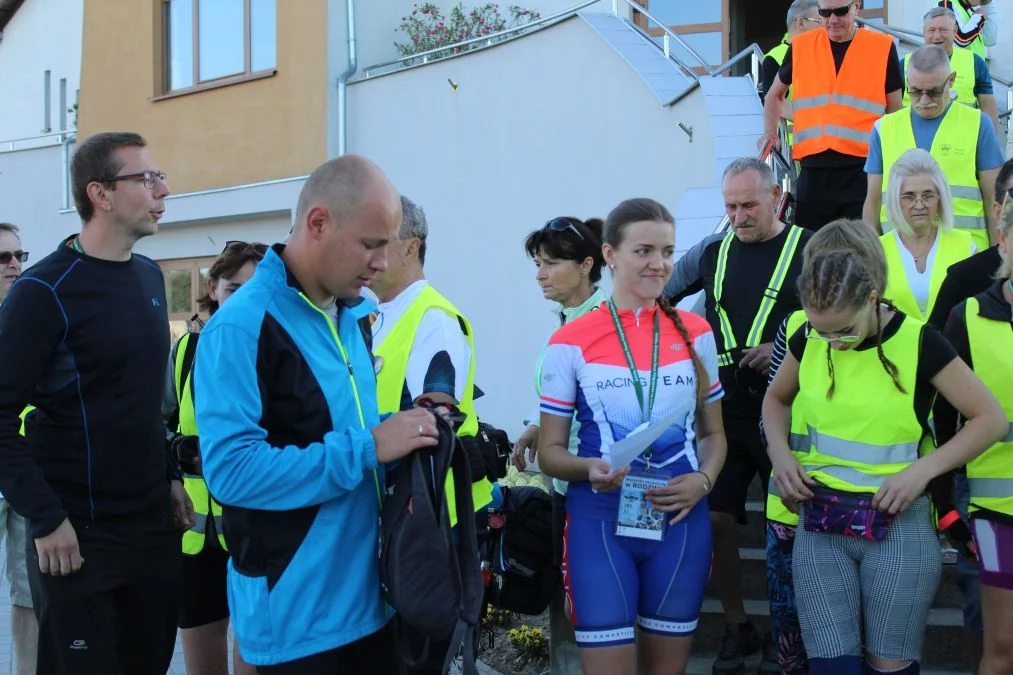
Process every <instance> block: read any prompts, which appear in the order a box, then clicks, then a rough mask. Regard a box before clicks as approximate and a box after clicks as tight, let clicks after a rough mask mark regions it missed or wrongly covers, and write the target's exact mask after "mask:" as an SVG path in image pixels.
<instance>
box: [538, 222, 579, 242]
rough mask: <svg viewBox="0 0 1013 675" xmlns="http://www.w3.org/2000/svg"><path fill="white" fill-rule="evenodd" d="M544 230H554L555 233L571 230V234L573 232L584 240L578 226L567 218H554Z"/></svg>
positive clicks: (546, 224)
mask: <svg viewBox="0 0 1013 675" xmlns="http://www.w3.org/2000/svg"><path fill="white" fill-rule="evenodd" d="M542 229H544V230H552V231H553V232H566V231H567V230H569V231H570V232H573V233H574V234H575V235H577V236H578V237H580V238H581V239H583V238H584V235H582V234H581V233H580V230H578V229H577V226H576V225H574V224H573V223H571V222H570V221H569V220H567V219H566V218H553V219H552V220H550V221H549V222H547V223H545V227H543V228H542Z"/></svg>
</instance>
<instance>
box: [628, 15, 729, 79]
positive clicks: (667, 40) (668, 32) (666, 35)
mask: <svg viewBox="0 0 1013 675" xmlns="http://www.w3.org/2000/svg"><path fill="white" fill-rule="evenodd" d="M620 1H622V2H625V3H626V4H627V5H629V6H630V8H631V9H633V11H635V12H637V13H639V14H643V15H644V16H645V17H646V18H647V19H648V20H649V21H651V22H652V23H654V24H655V25H657V26H658V27H659V28H661V30H662V49H664V50H665V56H667V57H668V58H670V59H672V60H673V61H675V62H676V63H677V64H679V66H680V67H682V68H684V69H685V70H687V71H689V72H690V73H692V74H693V76H694V79H698V78H697V77H696V72H695V71H694V70H693V69H692V68H690V67H687V66H686V64H684V63H683V62H682V61H680V60H679V59H678V58H676V57H675V56H673V55H672V48H671V46H672V43H671V41H672V40H673V39H674V40H675V41H676V42H677V43H678V44H679V46H680V47H682V48H683V49H685V50H686V51H687V52H689V53H690V54H691V55H692V56H693V58H695V59H696V60H697V62H698V63H699V64H700V66H699V67H701V68H703V69H704V70H705V71H706V72H707V74H708V75H713V74H714V69H713V68H711V65H710V64H709V63H708V62H707V59H705V58H704V57H703V56H701V55H700V52H698V51H696V50H695V49H693V48H692V47H691V46H690V45H689V43H688V42H686V41H685V40H683V39H682V38H681V37H680V36H679V34H678V33H676V32H675V31H673V30H672V29H671V28H669V27H668V26H667V25H665V24H664V23H663V22H661V21H658V20H657V19H655V18H654V17H653V16H651V14H650V13H649V12H648V11H647V10H646V9H645V8H644V6H643V5H641V4H639V3H638V2H636V0H612V14H614V15H615V16H619V3H620ZM630 23H631V25H633V26H634V28H637V29H638V30H641V29H640V27H639V26H637V25H635V24H633V23H632V22H630ZM641 32H644V31H643V30H641Z"/></svg>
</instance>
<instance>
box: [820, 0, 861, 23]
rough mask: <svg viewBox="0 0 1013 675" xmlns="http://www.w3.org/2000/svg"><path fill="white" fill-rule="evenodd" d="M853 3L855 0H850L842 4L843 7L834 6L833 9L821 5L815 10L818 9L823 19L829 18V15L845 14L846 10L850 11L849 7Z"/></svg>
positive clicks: (846, 13)
mask: <svg viewBox="0 0 1013 675" xmlns="http://www.w3.org/2000/svg"><path fill="white" fill-rule="evenodd" d="M854 4H855V0H851V2H849V3H848V4H846V5H844V7H835V8H834V9H823V8H822V7H820V8H819V9H818V10H816V11H818V12H819V13H820V16H822V17H823V18H824V19H829V18H830V17H831V16H847V15H848V12H850V11H851V7H852V6H853V5H854Z"/></svg>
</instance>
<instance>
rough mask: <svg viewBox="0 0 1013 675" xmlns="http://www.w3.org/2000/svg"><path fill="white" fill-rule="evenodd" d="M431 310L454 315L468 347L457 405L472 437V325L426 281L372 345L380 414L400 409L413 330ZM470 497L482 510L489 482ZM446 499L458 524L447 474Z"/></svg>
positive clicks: (463, 430) (474, 427) (477, 485)
mask: <svg viewBox="0 0 1013 675" xmlns="http://www.w3.org/2000/svg"><path fill="white" fill-rule="evenodd" d="M430 309H438V310H441V311H443V312H445V313H446V314H448V315H449V316H451V317H453V319H454V320H455V321H458V322H459V323H460V325H461V329H462V332H463V333H464V335H465V338H466V339H467V341H468V348H469V349H470V350H471V365H470V367H469V368H468V379H467V382H466V384H465V386H464V392H463V394H462V397H461V400H460V401H459V402H458V407H459V408H460V409H461V411H462V412H463V413H464V414H465V415H466V419H465V421H464V424H462V425H461V429H460V430H459V431H458V433H459V434H460V435H461V436H474V435H475V433H476V432H477V431H478V416H477V415H476V414H475V339H474V335H473V334H472V331H471V324H470V323H469V322H468V320H467V319H466V318H465V317H464V315H463V314H461V313H460V312H459V311H457V308H456V307H454V305H452V304H451V303H450V301H449V300H447V299H446V298H445V297H443V296H442V295H441V294H440V293H438V292H437V291H436V289H434V288H433V287H432V286H429V285H428V284H427V285H426V286H424V287H423V288H422V291H421V292H420V293H419V295H418V297H416V298H415V300H414V301H412V304H411V305H410V306H409V307H408V309H406V310H405V312H404V314H403V315H402V316H401V318H400V319H399V320H398V322H397V324H395V325H394V326H393V327H392V328H391V329H390V332H389V333H387V336H386V337H385V338H384V339H383V342H381V343H380V344H378V345H374V346H373V353H374V354H376V355H377V356H379V357H382V359H383V362H382V366H381V368H380V372H379V373H377V375H376V394H377V402H378V404H379V406H380V413H381V414H386V413H393V412H397V411H399V410H400V409H401V394H402V392H403V391H404V384H405V377H406V375H407V373H408V359H409V357H410V355H411V350H412V345H413V344H414V336H415V332H416V331H417V330H418V327H419V324H420V323H422V318H423V316H425V313H426V312H428V311H429V310H430ZM471 497H472V501H473V502H474V506H475V511H476V512H478V511H480V510H481V509H484V508H485V507H486V506H488V505H489V504H490V503H491V502H492V483H490V482H489V480H488V479H482V480H481V481H478V482H476V483H472V485H471ZM447 502H448V505H449V507H450V522H451V525H454V524H456V523H457V510H456V502H455V496H454V487H453V480H452V477H451V476H450V475H448V476H447Z"/></svg>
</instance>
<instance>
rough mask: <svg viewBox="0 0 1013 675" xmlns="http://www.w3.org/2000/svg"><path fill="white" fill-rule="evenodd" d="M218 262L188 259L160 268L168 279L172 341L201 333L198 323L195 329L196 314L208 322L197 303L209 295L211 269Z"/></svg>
mask: <svg viewBox="0 0 1013 675" xmlns="http://www.w3.org/2000/svg"><path fill="white" fill-rule="evenodd" d="M214 261H215V258H214V256H211V257H210V258H185V259H182V260H163V261H160V262H159V263H158V264H159V266H160V267H161V268H162V274H163V275H164V276H165V299H166V301H167V302H168V305H169V330H170V332H171V333H172V341H173V342H175V341H176V340H178V339H179V338H180V337H181V336H182V335H183V333H185V332H187V331H188V330H197V329H198V328H199V326H198V325H197V322H196V321H195V322H193V325H191V322H190V319H191V318H192V317H193V315H194V314H200V318H201V320H202V321H207V320H208V316H207V312H201V311H199V307H198V306H197V299H198V298H199V297H201V296H202V295H204V294H205V293H206V292H207V287H208V269H209V268H210V267H211V263H213V262H214Z"/></svg>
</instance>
